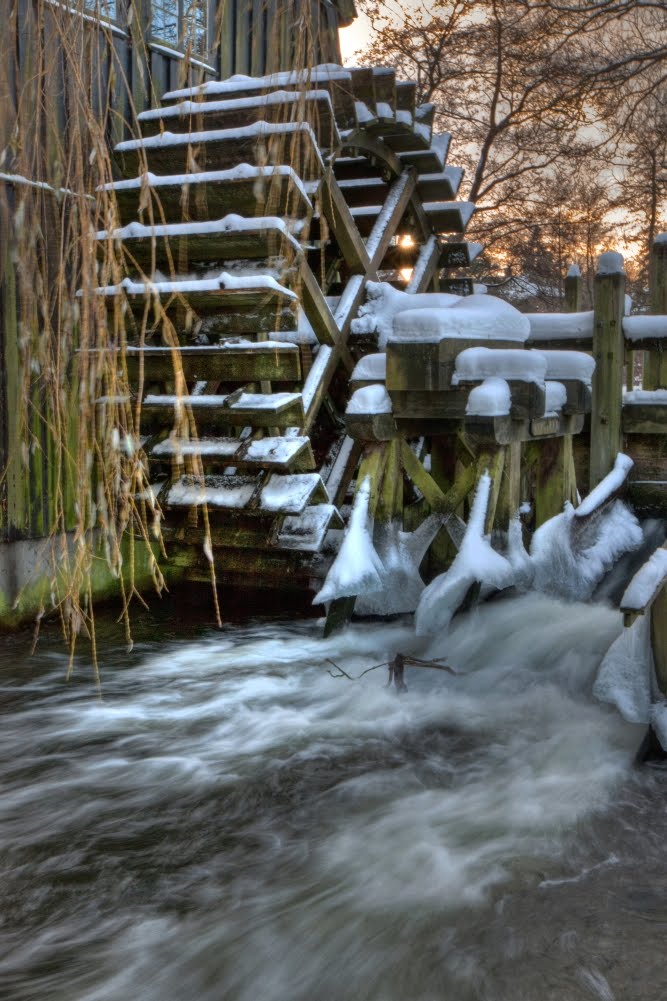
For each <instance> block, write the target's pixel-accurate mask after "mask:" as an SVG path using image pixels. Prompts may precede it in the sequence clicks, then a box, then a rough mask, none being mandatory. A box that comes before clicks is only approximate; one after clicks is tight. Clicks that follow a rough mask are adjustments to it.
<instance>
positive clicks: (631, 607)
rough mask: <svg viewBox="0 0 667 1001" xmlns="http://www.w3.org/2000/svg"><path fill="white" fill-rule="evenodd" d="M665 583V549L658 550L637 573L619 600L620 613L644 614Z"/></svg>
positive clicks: (666, 566)
mask: <svg viewBox="0 0 667 1001" xmlns="http://www.w3.org/2000/svg"><path fill="white" fill-rule="evenodd" d="M665 581H667V549H664V548H662V547H661V548H660V549H656V551H655V552H654V553H653V554H652V555H651V556H650V557H649V559H648V560H647V561H646V563H644V565H643V566H642V567H641V568H640V569H639V570H638V571H637V573H636V574H635V575H634V577H633V578H632V580H631V581H630V583H629V584H628V586H627V587H626V589H625V593H624V594H623V597H622V598H621V611H622V612H641V613H643V612H645V611H646V610H647V608H648V607H649V605H650V604H651V602H652V601H653V600H654V598H656V597H657V595H658V593H659V591H660V589H661V588H662V586H663V585H664V583H665Z"/></svg>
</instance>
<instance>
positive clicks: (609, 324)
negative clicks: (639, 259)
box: [589, 271, 625, 489]
mask: <svg viewBox="0 0 667 1001" xmlns="http://www.w3.org/2000/svg"><path fill="white" fill-rule="evenodd" d="M594 312H595V325H594V334H593V356H594V358H595V372H594V373H593V401H592V410H591V465H590V484H589V486H590V489H593V487H595V486H596V485H597V484H598V483H599V482H600V480H602V479H603V478H604V477H605V476H606V475H607V473H608V472H610V470H611V469H612V467H613V465H614V461H615V459H616V455H617V454H618V452H620V451H621V448H622V431H621V404H622V399H623V363H624V351H625V345H624V341H623V314H624V312H625V273H624V272H622V271H621V272H618V273H616V274H597V275H596V276H595V284H594Z"/></svg>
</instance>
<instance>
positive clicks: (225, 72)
mask: <svg viewBox="0 0 667 1001" xmlns="http://www.w3.org/2000/svg"><path fill="white" fill-rule="evenodd" d="M235 8H236V0H220V5H219V7H218V13H217V18H218V21H217V22H216V39H217V41H218V42H219V52H220V55H219V64H220V77H221V79H223V80H224V79H225V78H226V77H229V76H232V74H233V73H234V46H235V41H236V9H235Z"/></svg>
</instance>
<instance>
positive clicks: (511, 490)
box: [496, 441, 522, 530]
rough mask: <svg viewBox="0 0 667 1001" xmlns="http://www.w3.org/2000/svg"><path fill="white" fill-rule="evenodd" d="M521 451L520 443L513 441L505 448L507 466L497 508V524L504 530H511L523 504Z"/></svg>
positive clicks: (504, 470) (505, 465)
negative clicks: (512, 522) (512, 523)
mask: <svg viewBox="0 0 667 1001" xmlns="http://www.w3.org/2000/svg"><path fill="white" fill-rule="evenodd" d="M521 451H522V449H521V442H520V441H512V442H510V444H509V445H507V446H506V447H505V464H504V469H503V476H502V482H501V485H500V494H499V496H498V504H497V507H496V524H497V525H498V528H501V529H503V530H506V529H507V528H509V523H510V521H511V520H512V518H515V517H516V515H517V512H518V510H519V505H520V504H521Z"/></svg>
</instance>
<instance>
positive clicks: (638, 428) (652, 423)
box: [619, 403, 667, 451]
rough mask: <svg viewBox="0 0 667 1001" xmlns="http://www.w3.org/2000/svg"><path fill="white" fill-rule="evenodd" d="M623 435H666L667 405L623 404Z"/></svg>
mask: <svg viewBox="0 0 667 1001" xmlns="http://www.w3.org/2000/svg"><path fill="white" fill-rule="evenodd" d="M623 433H624V434H630V435H633V434H657V435H664V434H665V433H667V404H661V403H624V404H623ZM630 447H632V446H630ZM619 451H620V448H619Z"/></svg>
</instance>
